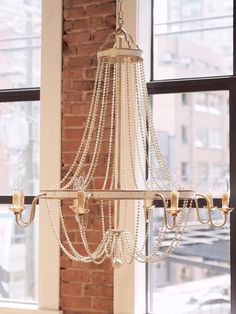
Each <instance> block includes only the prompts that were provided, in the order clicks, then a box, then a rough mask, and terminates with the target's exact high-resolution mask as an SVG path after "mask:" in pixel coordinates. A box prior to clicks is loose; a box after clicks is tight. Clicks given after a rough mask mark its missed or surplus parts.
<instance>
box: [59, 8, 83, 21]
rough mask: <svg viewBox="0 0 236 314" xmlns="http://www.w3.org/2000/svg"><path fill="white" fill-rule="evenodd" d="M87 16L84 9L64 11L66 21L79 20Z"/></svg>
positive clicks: (67, 9)
mask: <svg viewBox="0 0 236 314" xmlns="http://www.w3.org/2000/svg"><path fill="white" fill-rule="evenodd" d="M83 16H85V11H84V8H83V7H78V8H66V9H64V19H65V20H69V19H78V18H79V17H83Z"/></svg>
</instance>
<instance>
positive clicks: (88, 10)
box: [49, 0, 115, 314]
mask: <svg viewBox="0 0 236 314" xmlns="http://www.w3.org/2000/svg"><path fill="white" fill-rule="evenodd" d="M114 29H115V0H110V1H109V0H64V35H63V39H64V45H63V72H62V175H63V174H65V173H66V171H67V170H68V168H69V165H70V164H71V163H72V161H73V159H74V156H75V153H76V151H77V148H78V144H79V141H80V139H81V137H82V134H83V128H84V126H85V122H86V118H87V114H88V110H89V106H90V100H91V95H92V90H93V84H94V78H95V71H96V63H97V56H96V54H97V51H98V49H99V47H100V46H101V45H102V43H103V42H104V40H105V39H106V38H107V36H108V35H109V34H110V33H111V32H112V31H114ZM52 84H53V82H52ZM88 162H89V161H88ZM104 169H105V167H104ZM102 175H103V172H101V168H99V173H98V172H97V173H95V176H94V180H93V182H92V186H91V187H95V186H96V185H97V184H96V182H97V183H98V184H99V180H100V179H101V176H102ZM63 211H64V216H65V222H66V226H67V228H68V230H69V235H70V238H71V241H72V242H73V244H74V245H75V246H76V247H77V248H80V244H81V243H80V240H79V239H80V237H79V234H78V227H77V225H76V224H75V222H74V219H73V217H72V215H73V213H72V212H71V211H70V210H69V209H68V207H66V205H65V206H64V209H63ZM98 216H99V209H98V207H97V205H96V204H94V205H93V211H92V214H91V217H92V218H91V221H90V222H91V227H90V230H89V233H88V239H89V243H90V245H91V247H94V245H95V244H96V243H97V242H98V241H99V239H100V232H99V231H98V230H99V227H100V225H99V223H98V221H99V217H98ZM96 218H97V219H96ZM62 240H63V235H62ZM49 297H50V296H49ZM60 303H61V309H63V310H64V313H65V314H89V313H90V314H92V313H94V314H95V313H96V314H99V313H112V312H113V310H112V308H113V270H112V267H111V263H110V262H109V261H108V260H107V261H106V262H105V263H103V264H102V265H94V264H83V263H76V262H73V261H71V260H69V259H68V258H67V257H66V256H65V255H64V254H63V253H62V255H61V302H60Z"/></svg>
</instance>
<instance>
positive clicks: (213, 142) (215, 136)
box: [209, 130, 223, 149]
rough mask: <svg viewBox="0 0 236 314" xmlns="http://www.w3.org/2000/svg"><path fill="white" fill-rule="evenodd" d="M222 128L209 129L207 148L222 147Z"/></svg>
mask: <svg viewBox="0 0 236 314" xmlns="http://www.w3.org/2000/svg"><path fill="white" fill-rule="evenodd" d="M222 147H223V145H222V130H209V148H214V149H222Z"/></svg>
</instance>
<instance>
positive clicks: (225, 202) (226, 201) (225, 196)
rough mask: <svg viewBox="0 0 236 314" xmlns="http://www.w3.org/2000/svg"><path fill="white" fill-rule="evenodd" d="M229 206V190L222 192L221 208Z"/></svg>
mask: <svg viewBox="0 0 236 314" xmlns="http://www.w3.org/2000/svg"><path fill="white" fill-rule="evenodd" d="M227 207H229V192H223V193H222V208H227Z"/></svg>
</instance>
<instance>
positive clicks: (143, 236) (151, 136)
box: [11, 0, 232, 267]
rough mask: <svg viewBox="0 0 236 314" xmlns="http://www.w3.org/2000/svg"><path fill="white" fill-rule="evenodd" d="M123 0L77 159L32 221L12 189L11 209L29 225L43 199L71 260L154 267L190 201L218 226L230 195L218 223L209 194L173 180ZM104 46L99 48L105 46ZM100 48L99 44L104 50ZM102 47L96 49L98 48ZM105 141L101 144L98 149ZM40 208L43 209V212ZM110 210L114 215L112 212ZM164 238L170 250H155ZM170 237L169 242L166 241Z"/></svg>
mask: <svg viewBox="0 0 236 314" xmlns="http://www.w3.org/2000/svg"><path fill="white" fill-rule="evenodd" d="M121 2H122V1H121V0H119V1H118V8H119V10H118V26H117V29H116V30H115V32H114V33H113V34H111V36H109V38H108V40H107V42H106V43H105V45H106V44H107V43H108V42H109V41H110V39H111V38H112V36H114V38H115V41H114V42H115V43H114V46H113V48H110V49H102V50H100V51H99V52H98V64H97V71H96V78H95V85H94V89H93V96H92V100H91V106H90V110H89V114H88V118H87V123H86V126H85V128H84V133H83V136H82V140H81V143H80V145H79V148H78V151H77V153H76V156H75V159H74V161H73V163H72V165H71V167H70V169H69V170H68V172H67V173H66V174H65V176H64V177H63V179H62V180H61V182H59V183H58V184H57V185H55V186H54V187H53V188H52V189H48V190H43V191H41V192H40V194H39V195H38V196H36V197H35V199H34V201H33V204H32V208H31V213H30V217H29V219H28V220H26V221H25V220H24V218H23V217H22V215H23V212H24V194H23V192H22V191H15V192H14V194H13V206H12V207H11V210H12V211H13V212H14V214H15V220H16V223H17V224H18V225H19V226H21V227H27V226H28V225H29V224H31V223H32V222H33V220H34V215H35V210H36V204H37V202H38V200H39V199H42V200H45V202H46V207H47V210H48V214H49V219H50V222H51V225H52V229H53V231H54V233H55V236H56V238H57V240H58V242H59V244H60V247H61V249H62V251H63V252H64V253H65V254H66V255H67V256H68V257H69V258H70V259H72V260H75V261H79V262H84V263H90V262H93V263H96V264H100V263H102V262H103V261H104V260H105V259H110V260H111V263H112V265H113V266H114V267H119V266H120V265H121V264H122V263H123V262H126V263H131V262H132V261H133V260H137V261H139V262H147V263H160V262H161V261H163V260H165V259H166V257H167V256H169V255H170V254H171V253H172V252H173V250H174V249H175V248H176V246H177V245H178V243H179V241H180V239H181V236H182V234H183V232H184V229H185V226H186V224H187V220H188V215H189V211H190V209H191V208H192V205H193V204H194V207H195V208H196V212H197V217H198V220H199V221H200V222H201V223H202V224H208V223H209V224H212V225H214V226H218V227H222V226H224V225H225V223H226V221H227V216H228V213H229V212H230V211H231V210H232V209H231V208H229V193H228V191H226V192H224V193H223V194H222V207H221V208H218V210H219V212H220V213H221V214H222V222H221V223H220V224H218V225H216V222H215V221H213V215H212V213H213V210H214V209H216V207H214V204H213V198H212V194H211V193H209V194H207V195H202V194H198V193H197V192H195V191H192V190H186V189H184V188H182V187H181V186H179V185H178V184H177V183H176V182H175V180H173V178H172V176H171V174H170V171H169V169H168V167H167V166H166V163H165V160H164V158H163V156H162V154H161V151H160V147H159V144H158V141H157V135H156V131H155V129H154V126H153V121H152V113H151V108H150V104H149V98H148V93H147V87H146V81H145V75H144V66H143V59H142V51H141V50H140V49H139V47H138V46H137V44H136V43H135V42H134V41H133V39H132V37H131V35H130V34H129V33H127V32H126V31H125V30H124V28H123V14H122V8H121ZM105 45H104V46H105ZM104 46H103V47H104ZM103 47H102V48H103ZM104 141H105V142H106V147H105V148H104V146H103V145H102V144H103V143H104ZM104 154H105V156H106V160H105V161H104V160H103V163H105V165H106V167H105V172H104V176H103V179H102V182H100V188H99V189H91V188H90V187H91V183H92V180H93V178H94V175H95V173H96V172H97V171H98V170H99V168H100V167H101V156H104ZM199 199H202V200H201V201H202V202H203V203H205V206H204V207H205V209H204V210H205V211H206V215H205V216H207V218H204V219H203V218H202V217H201V215H200V210H199V206H198V200H199ZM65 201H66V202H67V203H69V208H70V210H71V212H72V213H73V215H74V219H75V223H76V224H77V227H78V232H79V235H80V237H81V243H82V246H81V251H80V250H79V249H77V248H76V247H75V246H74V244H73V242H72V241H71V240H70V235H69V232H68V231H67V227H66V223H65V219H64V216H63V210H62V203H63V202H65ZM55 202H56V203H57V210H58V212H59V216H60V219H61V229H62V232H63V233H64V236H65V239H66V242H67V244H66V245H65V244H64V243H62V241H61V240H60V235H59V234H58V233H57V231H56V228H55V224H54V218H53V212H52V211H54V210H55V209H54V208H53V209H52V206H51V203H55ZM95 207H96V208H99V214H98V215H97V218H96V219H97V220H99V226H100V229H101V232H100V239H99V240H98V243H97V247H96V248H94V247H93V248H91V247H90V245H89V239H88V233H89V231H88V230H89V229H91V223H92V220H91V219H90V217H91V213H92V212H93V213H94V208H95ZM42 210H43V209H42ZM113 211H114V213H113ZM129 211H133V212H134V213H135V214H134V215H133V216H134V217H135V218H134V219H135V220H136V221H135V227H134V228H133V230H130V229H129V223H128V218H127V217H128V212H129ZM156 211H158V212H160V213H161V214H160V217H161V219H162V224H161V227H160V229H159V231H158V234H156V235H155V241H153V242H154V244H153V246H152V248H151V251H150V252H149V253H148V254H147V251H146V245H147V242H148V240H149V237H150V233H151V227H152V222H153V216H154V212H156ZM167 234H168V239H170V241H169V242H168V243H169V244H168V246H167V247H166V246H165V249H164V250H163V249H161V246H162V242H163V241H164V240H165V238H166V235H167ZM170 235H171V237H170Z"/></svg>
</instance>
